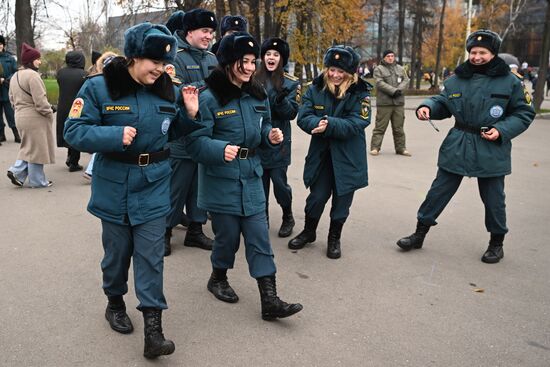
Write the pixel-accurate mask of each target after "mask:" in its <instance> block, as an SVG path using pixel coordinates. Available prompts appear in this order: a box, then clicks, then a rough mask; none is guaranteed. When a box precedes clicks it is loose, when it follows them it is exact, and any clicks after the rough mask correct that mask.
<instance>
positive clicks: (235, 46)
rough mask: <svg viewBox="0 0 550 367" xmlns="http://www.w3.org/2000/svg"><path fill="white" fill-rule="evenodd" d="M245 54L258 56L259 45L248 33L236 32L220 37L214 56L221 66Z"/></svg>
mask: <svg viewBox="0 0 550 367" xmlns="http://www.w3.org/2000/svg"><path fill="white" fill-rule="evenodd" d="M247 54H254V56H256V57H259V56H260V46H259V45H258V42H256V40H255V39H254V37H252V36H251V35H250V34H248V33H246V32H237V33H232V34H230V35H228V36H225V37H223V38H222V39H221V41H220V47H218V52H217V53H216V57H217V58H218V62H219V63H220V65H221V66H226V65H229V64H232V63H233V62H235V61H237V60H240V59H242V58H243V56H244V55H247Z"/></svg>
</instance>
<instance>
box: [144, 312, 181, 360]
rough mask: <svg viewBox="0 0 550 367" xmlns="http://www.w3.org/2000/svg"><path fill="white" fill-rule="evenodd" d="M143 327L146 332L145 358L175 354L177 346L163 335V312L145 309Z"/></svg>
mask: <svg viewBox="0 0 550 367" xmlns="http://www.w3.org/2000/svg"><path fill="white" fill-rule="evenodd" d="M141 311H142V312H143V325H144V331H145V347H144V348H143V356H144V357H145V358H157V357H158V356H165V355H168V354H172V353H174V350H176V346H175V345H174V342H172V341H171V340H166V339H164V334H163V333H162V310H158V309H156V308H144V309H142V310H141Z"/></svg>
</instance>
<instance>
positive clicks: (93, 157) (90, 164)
mask: <svg viewBox="0 0 550 367" xmlns="http://www.w3.org/2000/svg"><path fill="white" fill-rule="evenodd" d="M95 155H96V153H94V154H92V158H90V162H88V167H86V171H84V172H86V173H87V174H89V175H90V176H91V175H92V171H93V169H94V160H95Z"/></svg>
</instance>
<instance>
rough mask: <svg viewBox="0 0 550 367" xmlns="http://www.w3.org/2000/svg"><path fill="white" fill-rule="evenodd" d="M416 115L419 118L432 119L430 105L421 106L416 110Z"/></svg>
mask: <svg viewBox="0 0 550 367" xmlns="http://www.w3.org/2000/svg"><path fill="white" fill-rule="evenodd" d="M416 117H418V119H419V120H423V121H426V120H429V119H430V109H429V108H428V107H420V108H419V109H418V110H416Z"/></svg>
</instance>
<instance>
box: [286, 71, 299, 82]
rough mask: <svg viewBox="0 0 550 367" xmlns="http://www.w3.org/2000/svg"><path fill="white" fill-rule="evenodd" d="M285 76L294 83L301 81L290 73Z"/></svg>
mask: <svg viewBox="0 0 550 367" xmlns="http://www.w3.org/2000/svg"><path fill="white" fill-rule="evenodd" d="M284 75H285V78H287V79H290V80H292V81H293V82H297V81H298V80H300V79H298V78H297V77H295V76H294V75H290V74H289V73H285V74H284Z"/></svg>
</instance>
